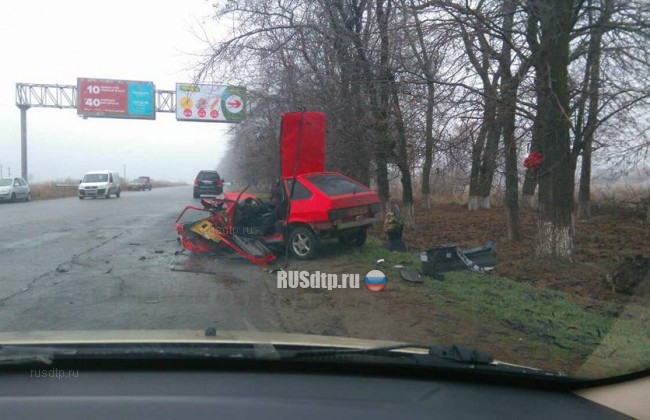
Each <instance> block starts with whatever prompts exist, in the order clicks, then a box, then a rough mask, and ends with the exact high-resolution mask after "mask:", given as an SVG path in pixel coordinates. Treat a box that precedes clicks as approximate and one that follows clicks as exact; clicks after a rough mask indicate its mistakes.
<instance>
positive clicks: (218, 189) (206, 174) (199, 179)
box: [194, 170, 223, 198]
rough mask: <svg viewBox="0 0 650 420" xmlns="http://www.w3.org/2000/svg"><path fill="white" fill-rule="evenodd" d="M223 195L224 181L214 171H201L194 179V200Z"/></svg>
mask: <svg viewBox="0 0 650 420" xmlns="http://www.w3.org/2000/svg"><path fill="white" fill-rule="evenodd" d="M221 194H223V179H221V177H220V176H219V173H218V172H217V171H214V170H203V171H200V172H199V173H198V174H197V175H196V178H195V179H194V198H200V197H201V196H202V195H221Z"/></svg>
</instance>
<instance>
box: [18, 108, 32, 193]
mask: <svg viewBox="0 0 650 420" xmlns="http://www.w3.org/2000/svg"><path fill="white" fill-rule="evenodd" d="M18 108H20V175H21V176H22V178H23V179H24V180H25V181H27V182H29V179H28V178H27V110H28V109H29V106H25V105H20V106H18Z"/></svg>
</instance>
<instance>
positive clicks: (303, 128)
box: [176, 112, 381, 266]
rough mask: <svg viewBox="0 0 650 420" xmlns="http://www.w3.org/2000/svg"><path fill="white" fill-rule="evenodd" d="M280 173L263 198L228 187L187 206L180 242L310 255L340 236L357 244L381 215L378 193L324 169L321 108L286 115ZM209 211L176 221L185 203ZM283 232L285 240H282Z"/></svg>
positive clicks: (260, 257) (201, 248) (199, 248)
mask: <svg viewBox="0 0 650 420" xmlns="http://www.w3.org/2000/svg"><path fill="white" fill-rule="evenodd" d="M280 151H281V174H282V178H281V180H280V181H279V182H278V183H277V184H276V185H275V187H274V188H273V190H272V191H271V198H270V200H269V201H265V200H262V199H260V198H259V197H256V196H254V195H251V194H248V193H246V192H242V193H226V194H224V195H223V197H219V198H217V199H210V200H208V199H206V200H202V201H201V203H202V204H203V207H202V208H199V207H193V206H188V207H186V208H185V209H184V210H183V213H181V215H180V216H179V217H178V219H177V224H176V229H177V232H178V233H179V235H180V237H181V241H182V243H183V246H184V248H186V249H188V250H189V251H192V252H195V253H206V252H212V251H214V250H216V249H219V248H224V247H227V248H231V249H233V250H234V251H235V252H237V253H239V254H240V255H242V256H244V257H246V258H248V259H249V260H251V261H253V262H254V263H256V264H259V265H263V266H264V265H266V264H268V263H269V262H271V261H273V260H275V258H276V257H275V253H277V252H284V251H285V250H288V252H289V253H290V254H291V255H293V256H294V257H295V258H298V259H313V258H316V257H317V256H318V254H319V251H320V248H321V241H322V240H324V239H329V238H338V240H339V241H340V242H342V243H344V244H349V245H356V246H361V245H363V244H364V242H365V240H366V236H367V229H368V227H369V226H371V225H372V224H373V223H375V222H376V221H377V220H378V216H379V212H380V209H381V207H380V200H379V196H378V195H377V194H376V193H375V192H374V191H372V190H371V189H369V188H368V187H366V186H365V185H363V184H361V183H359V182H357V181H355V180H352V179H350V178H348V177H346V176H344V175H342V174H340V173H337V172H328V171H325V170H324V162H325V115H324V114H321V113H316V112H300V113H291V114H284V115H283V118H282V132H281V135H280ZM190 209H191V210H199V211H206V212H209V213H210V217H208V218H206V219H202V220H200V221H198V222H191V223H185V224H182V223H179V220H180V219H181V217H182V216H183V214H184V213H185V211H187V210H190ZM285 239H286V240H285Z"/></svg>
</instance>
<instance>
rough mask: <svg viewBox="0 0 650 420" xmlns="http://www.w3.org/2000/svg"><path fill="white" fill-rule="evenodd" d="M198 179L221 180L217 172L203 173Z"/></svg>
mask: <svg viewBox="0 0 650 420" xmlns="http://www.w3.org/2000/svg"><path fill="white" fill-rule="evenodd" d="M197 179H199V180H201V181H210V180H213V179H219V174H217V173H216V172H201V173H199V175H198V176H197Z"/></svg>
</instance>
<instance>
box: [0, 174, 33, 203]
mask: <svg viewBox="0 0 650 420" xmlns="http://www.w3.org/2000/svg"><path fill="white" fill-rule="evenodd" d="M16 200H25V201H31V200H32V191H31V190H30V189H29V185H28V184H27V182H26V181H25V180H24V179H22V178H1V179H0V201H12V202H13V201H16Z"/></svg>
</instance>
